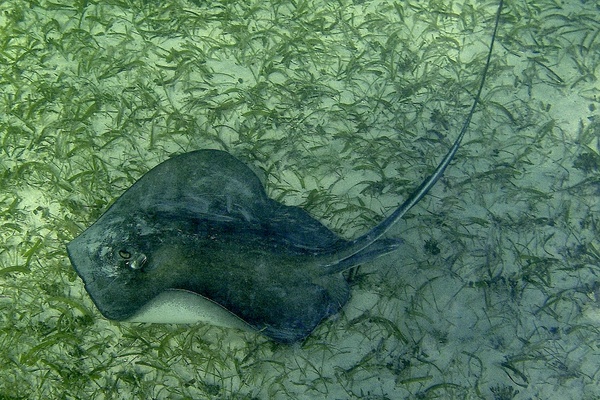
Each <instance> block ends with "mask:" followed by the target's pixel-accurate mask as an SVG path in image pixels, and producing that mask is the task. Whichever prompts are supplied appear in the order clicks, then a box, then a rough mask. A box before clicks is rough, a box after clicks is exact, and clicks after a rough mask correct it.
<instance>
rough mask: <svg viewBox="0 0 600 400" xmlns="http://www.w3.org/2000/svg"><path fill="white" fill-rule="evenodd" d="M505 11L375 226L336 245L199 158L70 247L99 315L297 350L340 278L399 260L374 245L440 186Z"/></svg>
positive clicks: (225, 159)
mask: <svg viewBox="0 0 600 400" xmlns="http://www.w3.org/2000/svg"><path fill="white" fill-rule="evenodd" d="M501 7H502V2H500V6H499V8H498V11H497V15H496V21H495V25H494V31H493V34H492V40H491V44H490V47H489V52H488V55H487V60H486V64H485V66H484V68H483V74H482V78H481V81H480V84H479V87H478V91H477V93H476V95H475V97H474V101H473V105H472V107H471V109H470V110H469V113H468V115H467V118H466V120H465V122H464V124H463V127H462V129H461V131H460V133H459V135H458V138H457V139H456V140H455V142H454V144H453V146H452V147H451V148H450V150H449V151H448V153H447V154H446V156H445V157H444V159H443V160H442V161H441V162H440V164H439V165H438V167H437V169H436V170H435V171H434V173H433V174H432V175H431V176H429V177H428V178H427V179H425V180H424V181H423V183H421V185H420V186H419V187H418V188H417V189H416V190H415V192H414V193H413V194H412V195H411V196H409V198H408V199H407V200H406V201H405V202H404V203H403V204H402V205H400V206H399V207H398V208H397V209H396V210H395V211H394V212H393V213H392V214H391V215H390V216H388V217H387V218H386V219H384V220H383V221H382V222H381V223H380V224H379V225H377V226H375V227H374V228H373V229H371V230H370V231H368V232H367V233H365V234H364V235H362V236H360V237H358V238H356V239H354V240H345V239H343V238H340V237H339V236H337V235H336V234H334V233H333V232H332V231H330V230H329V229H328V228H326V227H325V226H324V225H323V224H321V223H320V222H319V221H317V220H316V219H314V218H313V217H311V216H310V215H309V214H308V213H307V212H305V211H304V210H302V209H300V208H298V207H289V206H285V205H283V204H281V203H278V202H276V201H274V200H272V199H269V198H268V197H267V195H266V192H265V190H264V188H263V185H262V183H261V182H260V180H259V179H258V177H257V176H256V175H255V174H254V173H253V172H252V170H251V169H249V168H248V167H247V166H246V165H244V164H243V163H242V162H240V161H239V160H237V159H236V158H235V157H233V156H232V155H230V154H228V153H226V152H224V151H219V150H198V151H193V152H190V153H185V154H181V155H178V156H175V157H173V158H171V159H169V160H167V161H165V162H163V163H161V164H159V165H157V166H156V167H154V168H153V169H152V170H150V171H149V172H147V173H146V174H145V175H144V176H142V177H141V178H140V179H139V180H138V181H137V182H136V183H135V184H134V185H133V186H131V187H130V188H129V189H128V190H127V191H126V192H125V193H124V194H123V195H122V196H121V197H120V198H119V199H117V201H115V203H114V204H113V205H112V206H111V207H110V208H109V209H108V210H107V211H106V212H105V213H104V214H103V215H102V216H101V217H100V218H99V219H98V220H97V221H96V222H95V223H94V224H93V225H92V226H90V227H89V228H88V229H87V230H85V231H84V232H83V233H81V234H80V235H79V236H78V237H77V238H75V239H74V240H73V241H71V242H70V243H69V244H68V245H67V251H68V254H69V258H70V260H71V263H72V264H73V267H74V268H75V270H76V271H77V273H78V274H79V276H80V277H81V279H82V280H83V282H84V283H85V288H86V290H87V292H88V293H89V295H90V296H91V298H92V300H93V301H94V303H95V304H96V306H97V307H98V309H99V310H100V312H101V313H102V314H103V315H104V316H105V317H106V318H109V319H112V320H118V321H148V322H193V321H197V320H208V321H209V322H211V323H215V324H220V325H236V324H237V325H246V326H251V327H253V328H255V329H257V330H259V331H261V332H262V333H264V334H265V335H267V336H269V337H271V338H273V339H275V340H277V341H280V342H295V341H299V340H301V339H303V338H305V337H306V336H307V335H309V334H310V333H311V332H312V331H313V329H314V328H315V327H316V326H317V325H318V324H319V323H320V322H321V321H322V320H323V319H324V318H326V317H328V316H330V315H332V314H335V313H337V312H338V311H339V310H340V308H341V307H342V306H343V305H344V304H345V303H346V302H347V301H348V298H349V286H348V283H347V281H346V279H345V278H344V276H343V274H342V273H343V272H344V271H345V270H347V269H349V268H351V267H353V266H356V265H358V264H361V263H365V262H367V261H370V260H372V259H374V258H375V257H378V256H380V255H382V254H385V253H388V252H390V251H393V250H395V249H397V248H398V247H399V245H400V241H399V240H395V239H385V238H382V236H383V235H384V234H385V233H386V231H388V229H389V228H390V227H391V226H392V225H393V224H395V223H396V222H397V221H398V220H399V219H401V218H402V216H403V215H404V214H405V213H406V212H407V211H408V210H409V209H410V208H412V207H413V206H414V205H415V204H417V202H419V200H421V198H423V196H425V194H427V192H428V191H429V190H430V189H431V187H432V186H433V185H434V184H435V183H436V182H437V181H438V179H439V178H440V177H441V176H442V174H443V173H444V171H445V169H446V168H447V167H448V165H449V163H450V161H451V160H452V158H453V157H454V155H455V154H456V152H457V150H458V148H459V146H460V143H461V141H462V139H463V136H464V135H465V132H466V131H467V128H468V126H469V123H470V121H471V117H472V115H473V112H474V110H475V108H476V106H477V104H478V102H479V98H480V95H481V91H482V89H483V86H484V82H485V76H486V74H487V70H488V67H489V63H490V58H491V54H492V48H493V43H494V40H495V36H496V31H497V26H498V20H499V15H500V10H501Z"/></svg>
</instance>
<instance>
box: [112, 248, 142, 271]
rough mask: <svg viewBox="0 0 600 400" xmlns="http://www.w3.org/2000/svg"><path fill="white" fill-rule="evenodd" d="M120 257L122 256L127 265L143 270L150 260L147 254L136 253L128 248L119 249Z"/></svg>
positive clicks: (124, 263)
mask: <svg viewBox="0 0 600 400" xmlns="http://www.w3.org/2000/svg"><path fill="white" fill-rule="evenodd" d="M119 257H121V260H122V261H123V265H124V266H125V267H127V268H130V269H133V270H141V269H142V268H144V265H146V261H148V257H146V255H145V254H139V255H134V254H132V253H131V252H129V251H127V250H119Z"/></svg>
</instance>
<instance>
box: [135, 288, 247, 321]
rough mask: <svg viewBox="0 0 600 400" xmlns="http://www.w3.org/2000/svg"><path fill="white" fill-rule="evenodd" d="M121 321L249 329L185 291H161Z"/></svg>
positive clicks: (194, 294) (211, 302)
mask: <svg viewBox="0 0 600 400" xmlns="http://www.w3.org/2000/svg"><path fill="white" fill-rule="evenodd" d="M125 322H149V323H162V324H194V323H197V322H205V323H208V324H211V325H216V326H222V327H226V328H237V329H243V330H253V329H252V327H251V326H250V325H248V324H247V323H245V322H244V321H242V320H241V319H240V318H238V317H237V316H235V315H234V314H232V313H230V312H229V311H227V310H226V309H225V308H223V307H221V306H220V305H218V304H217V303H215V302H214V301H211V300H209V299H207V298H206V297H204V296H201V295H199V294H197V293H194V292H190V291H187V290H179V289H172V290H165V291H164V292H162V293H160V294H159V295H158V296H156V297H154V298H153V299H152V300H150V301H149V302H148V303H146V304H145V305H144V306H143V307H142V308H141V309H140V310H139V311H138V312H136V313H135V314H134V315H133V316H132V317H130V318H128V319H127V320H125Z"/></svg>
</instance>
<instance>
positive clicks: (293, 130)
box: [0, 0, 600, 400]
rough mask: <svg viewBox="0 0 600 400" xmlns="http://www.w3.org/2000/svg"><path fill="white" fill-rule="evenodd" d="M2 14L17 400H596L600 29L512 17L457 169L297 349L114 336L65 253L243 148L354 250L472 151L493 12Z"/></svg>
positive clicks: (139, 333)
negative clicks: (459, 141) (131, 199)
mask: <svg viewBox="0 0 600 400" xmlns="http://www.w3.org/2000/svg"><path fill="white" fill-rule="evenodd" d="M480 3H481V2H453V3H452V4H451V2H440V1H407V2H404V1H396V2H392V1H363V2H361V1H355V2H350V1H340V2H324V1H321V2H319V1H306V2H303V1H295V2H292V1H249V2H228V1H218V2H200V1H169V2H154V1H130V2H125V1H114V0H107V1H103V2H98V3H97V2H93V1H92V2H79V3H75V5H61V4H59V3H58V2H49V1H40V2H35V3H32V2H27V1H21V0H12V1H10V2H3V3H2V4H0V39H1V40H0V68H1V74H0V107H1V108H0V154H1V155H0V205H1V207H0V225H1V226H2V229H1V230H0V309H1V311H0V398H1V399H21V398H27V399H38V398H39V399H41V398H44V399H54V398H65V399H80V398H86V399H132V398H140V399H315V398H326V399H352V398H360V399H417V398H418V399H433V398H444V399H466V398H468V399H494V400H499V399H503V400H505V399H548V398H554V399H595V398H599V397H600V387H599V386H600V385H599V383H598V382H599V381H600V376H599V373H600V372H599V371H600V343H599V341H598V339H599V338H600V328H599V326H600V278H599V276H600V242H599V240H598V238H599V237H600V235H599V232H598V229H599V227H598V224H599V221H598V215H600V203H599V201H598V196H599V194H600V186H599V182H600V139H599V138H600V119H599V116H598V114H599V113H598V109H599V108H600V99H599V98H598V93H599V89H600V88H599V86H598V75H599V74H600V69H599V65H600V22H599V21H598V18H597V17H595V15H597V13H598V9H597V6H595V5H594V2H590V1H588V2H580V1H568V2H564V4H563V5H561V6H558V5H556V4H555V3H554V2H549V1H548V2H547V1H535V2H508V4H505V8H504V11H503V17H502V20H501V22H500V28H499V33H498V37H497V42H496V45H495V50H494V55H493V58H492V65H491V67H490V71H489V75H488V78H487V82H486V87H485V89H484V93H483V97H482V101H481V104H480V106H479V107H478V109H477V111H476V113H475V116H474V118H473V121H472V123H471V127H470V129H469V132H468V133H467V136H466V138H465V141H464V143H463V146H462V148H461V149H460V150H459V152H458V155H457V158H456V159H455V161H454V162H453V163H452V165H451V166H450V168H449V169H448V170H447V172H446V174H445V176H444V177H443V178H442V179H441V181H440V182H438V184H437V185H436V186H435V187H434V188H433V190H432V192H431V193H430V194H429V195H428V196H427V197H426V198H425V199H424V200H423V201H422V202H421V203H419V204H418V205H417V206H416V207H415V208H414V209H413V210H411V212H410V213H409V214H410V215H407V217H406V218H405V220H404V221H402V222H401V223H399V224H398V225H397V226H395V227H394V228H393V230H392V231H393V232H391V233H390V235H392V236H397V237H402V239H403V240H404V241H405V246H404V247H403V248H402V249H401V251H398V252H396V253H393V254H390V255H388V256H386V257H382V258H380V259H378V260H376V261H375V262H373V263H369V264H368V265H364V266H361V267H360V268H359V269H358V270H357V271H353V274H352V277H351V279H352V298H351V300H350V302H349V303H348V304H347V306H346V307H345V308H344V310H343V311H342V312H341V313H340V314H339V315H337V316H336V317H334V318H331V319H329V320H327V321H325V322H323V323H322V324H321V325H320V326H319V327H318V328H317V329H316V330H315V331H314V332H313V334H312V335H311V336H310V337H309V338H308V339H307V340H306V341H305V342H303V343H301V344H297V345H294V346H286V345H280V344H276V343H273V342H271V341H270V340H269V339H267V338H266V337H264V336H261V335H260V334H257V333H254V332H241V331H237V330H234V329H223V328H218V327H212V326H209V325H202V324H198V325H194V326H185V325H151V324H125V323H114V322H110V321H107V320H105V319H103V318H102V317H101V315H100V314H99V312H98V311H97V310H96V309H95V308H94V306H93V304H92V302H91V300H90V299H89V297H88V296H87V294H86V292H85V290H84V288H83V283H82V282H81V280H80V279H79V278H78V277H77V276H76V274H75V271H74V270H73V269H72V267H71V266H70V264H69V261H68V259H67V256H66V251H65V245H66V243H67V242H68V241H70V240H71V239H72V238H73V237H75V236H76V235H77V234H78V233H80V232H81V231H82V230H83V229H84V228H86V227H87V226H89V225H90V224H91V223H92V222H93V221H95V220H96V219H97V218H98V217H99V216H100V214H101V213H102V212H103V211H104V210H105V209H106V207H107V206H108V205H109V204H110V203H111V202H112V201H114V200H115V199H116V198H117V197H118V196H119V195H120V194H121V193H122V192H123V191H124V190H125V189H126V188H127V187H129V186H130V185H131V184H132V183H133V182H135V181H136V180H137V179H138V178H139V177H140V176H141V175H143V173H144V172H146V171H147V170H149V169H150V168H151V167H153V166H155V165H156V164H158V163H159V162H161V161H163V160H165V159H167V158H168V157H169V156H170V155H173V154H176V153H182V152H186V151H192V150H196V149H200V148H218V149H223V150H227V151H229V152H231V153H232V154H234V155H235V156H236V157H238V158H240V159H241V160H243V161H244V162H245V163H246V164H248V165H250V166H252V167H253V168H255V170H256V171H257V173H259V175H261V176H262V177H263V178H264V181H265V184H266V188H267V191H268V193H269V194H270V196H271V197H273V198H275V199H277V200H279V201H282V202H283V203H285V204H288V205H299V206H301V207H303V208H304V209H306V210H307V211H309V212H310V213H311V214H312V215H313V216H315V217H316V218H317V219H319V220H320V221H322V222H324V223H325V224H326V225H327V226H329V227H330V228H332V229H333V230H335V231H336V232H337V233H339V234H340V235H342V236H344V237H346V238H353V237H356V236H357V235H359V234H361V233H362V232H365V231H366V230H368V229H369V228H371V227H372V226H374V225H375V224H376V223H377V222H378V221H380V220H381V219H382V218H383V216H384V215H387V214H388V213H389V212H391V210H393V209H394V208H395V207H396V206H397V205H398V204H400V203H401V202H402V200H403V199H404V198H406V196H408V194H409V193H410V192H411V191H412V190H413V189H414V188H415V187H416V186H418V184H419V183H420V182H421V180H422V179H423V178H424V177H425V176H426V175H427V174H428V173H430V172H431V171H432V170H433V168H435V165H437V163H438V162H439V160H440V159H441V157H443V155H444V154H445V152H446V151H447V149H448V145H449V144H450V143H451V142H452V141H453V140H454V138H455V137H456V135H457V134H458V132H459V130H460V127H461V125H462V123H463V121H464V118H465V116H466V114H467V112H468V108H469V107H470V104H471V102H472V94H473V93H474V90H475V88H476V87H477V84H478V82H479V79H480V73H481V71H482V69H483V63H484V61H485V55H486V47H487V46H488V44H489V40H490V35H491V32H492V28H493V26H492V25H493V16H494V13H495V11H496V4H495V2H493V1H491V2H485V4H484V5H481V4H480Z"/></svg>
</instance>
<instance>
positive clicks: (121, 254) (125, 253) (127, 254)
mask: <svg viewBox="0 0 600 400" xmlns="http://www.w3.org/2000/svg"><path fill="white" fill-rule="evenodd" d="M119 257H121V258H122V259H123V260H129V259H130V258H131V253H130V252H128V251H127V250H119Z"/></svg>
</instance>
